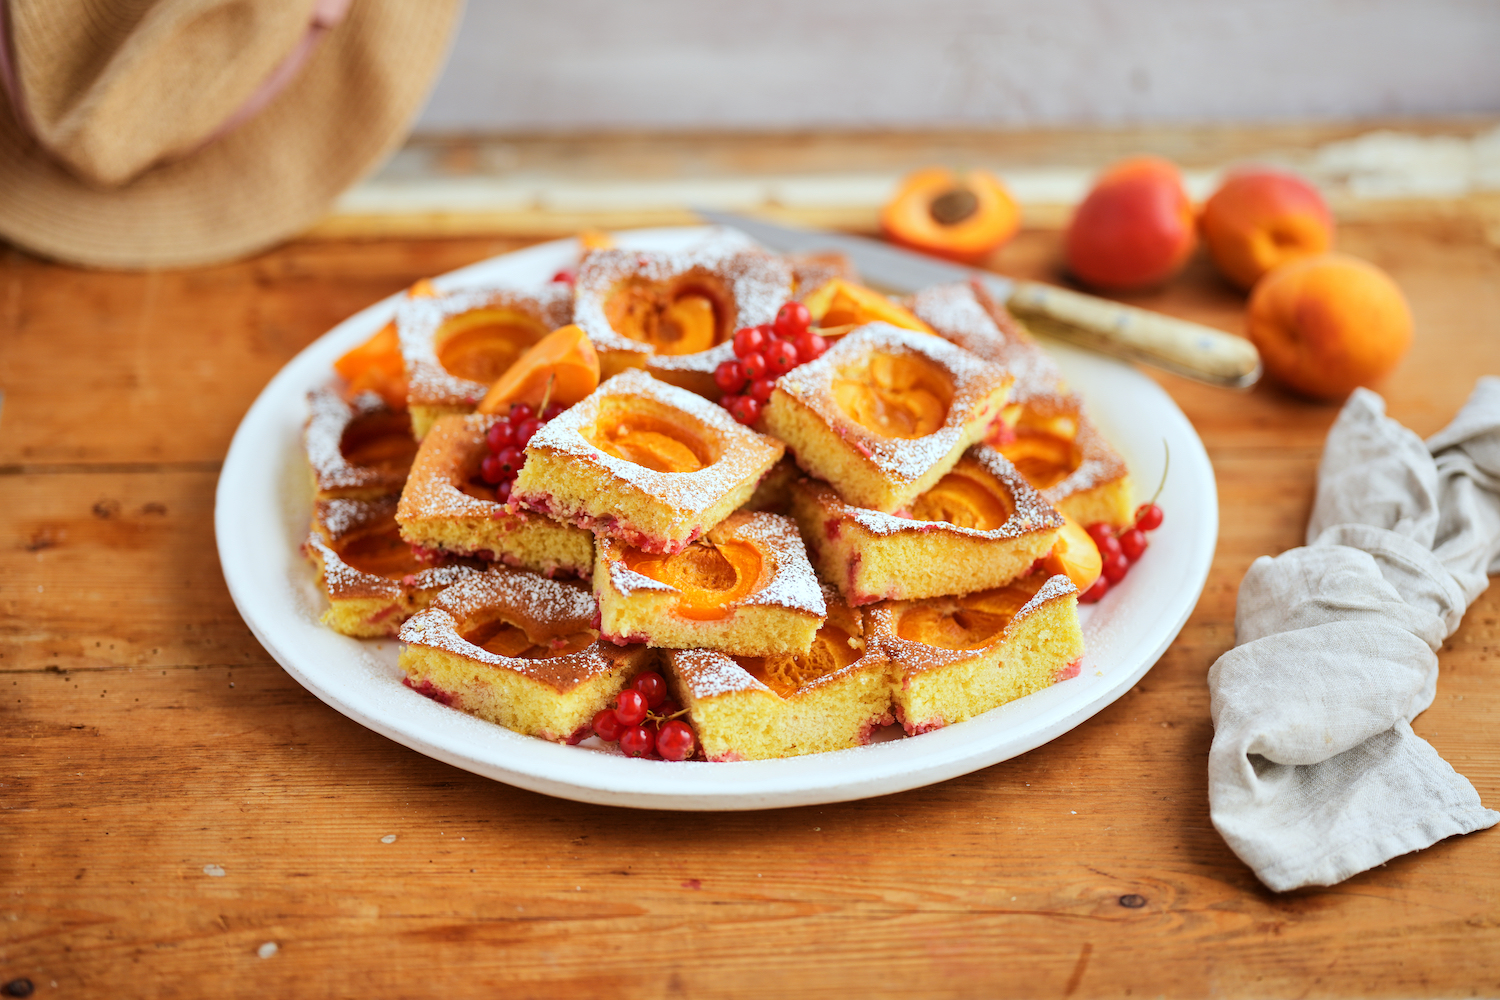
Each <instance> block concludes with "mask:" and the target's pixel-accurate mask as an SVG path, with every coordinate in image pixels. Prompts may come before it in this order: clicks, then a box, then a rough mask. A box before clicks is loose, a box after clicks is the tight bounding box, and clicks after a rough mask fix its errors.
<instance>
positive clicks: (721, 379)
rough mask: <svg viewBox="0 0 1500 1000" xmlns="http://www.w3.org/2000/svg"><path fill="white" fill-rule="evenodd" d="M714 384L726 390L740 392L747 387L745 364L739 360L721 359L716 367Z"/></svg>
mask: <svg viewBox="0 0 1500 1000" xmlns="http://www.w3.org/2000/svg"><path fill="white" fill-rule="evenodd" d="M714 385H716V386H718V387H719V388H720V389H722V390H724V391H725V392H739V391H740V390H741V389H743V388H745V366H744V365H742V364H740V363H739V362H738V361H721V362H719V367H717V368H715V369H714Z"/></svg>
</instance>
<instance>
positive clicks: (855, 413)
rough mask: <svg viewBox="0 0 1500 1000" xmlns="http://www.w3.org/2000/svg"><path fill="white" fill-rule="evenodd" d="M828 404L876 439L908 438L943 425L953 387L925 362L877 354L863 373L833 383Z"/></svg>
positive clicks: (943, 373) (927, 432)
mask: <svg viewBox="0 0 1500 1000" xmlns="http://www.w3.org/2000/svg"><path fill="white" fill-rule="evenodd" d="M833 400H834V402H835V403H836V404H837V405H838V408H839V409H840V410H843V411H844V413H845V415H846V416H848V417H849V418H850V419H851V420H853V421H854V422H855V423H857V424H859V425H860V426H861V427H864V428H866V429H867V430H870V431H874V432H875V433H876V434H879V435H880V436H881V437H890V438H905V439H911V438H920V437H926V436H927V435H929V434H931V433H933V432H934V431H936V430H937V429H938V428H939V427H941V426H943V421H944V420H946V419H947V417H948V406H949V404H950V403H951V402H952V400H953V387H952V383H951V380H950V379H949V378H948V376H947V374H946V373H945V372H944V371H943V370H942V369H941V368H939V367H938V366H937V365H935V364H933V363H932V362H931V361H928V360H927V359H926V358H922V357H920V356H917V355H913V354H886V353H876V354H874V355H873V356H872V357H871V358H870V359H869V362H868V364H866V365H865V366H864V368H863V370H859V371H852V372H849V373H847V374H845V375H843V376H842V377H840V378H836V379H834V380H833Z"/></svg>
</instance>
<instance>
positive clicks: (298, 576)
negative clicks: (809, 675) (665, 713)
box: [214, 229, 1218, 809]
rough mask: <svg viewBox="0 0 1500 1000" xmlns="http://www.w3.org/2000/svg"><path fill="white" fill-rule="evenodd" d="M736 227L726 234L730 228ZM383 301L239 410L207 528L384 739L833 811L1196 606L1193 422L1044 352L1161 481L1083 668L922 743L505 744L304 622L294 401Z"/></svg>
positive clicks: (685, 241) (1009, 751)
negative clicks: (677, 756)
mask: <svg viewBox="0 0 1500 1000" xmlns="http://www.w3.org/2000/svg"><path fill="white" fill-rule="evenodd" d="M708 232H710V231H709V230H706V229H661V230H638V231H635V232H628V233H620V234H617V238H618V239H619V242H620V244H621V245H622V246H626V247H637V248H641V249H662V250H672V249H679V248H682V247H685V246H688V245H691V244H692V243H695V242H697V241H699V240H701V239H703V238H704V236H705V235H706V234H707V233H708ZM736 235H737V234H736ZM576 254H577V245H576V244H575V243H574V241H572V240H559V241H557V242H553V243H546V244H542V245H540V246H535V247H530V248H528V249H526V250H522V251H519V252H517V253H512V254H507V255H505V256H502V257H496V258H494V259H492V260H487V261H484V262H482V263H479V264H475V265H474V266H472V267H468V268H464V269H463V270H460V271H455V272H453V273H452V274H448V275H445V276H444V277H442V278H439V279H437V282H436V283H437V285H438V287H439V288H440V289H442V290H444V291H452V290H454V289H459V288H470V287H476V286H485V285H522V286H524V285H528V284H535V283H537V282H542V281H546V280H547V279H548V278H549V277H550V276H551V275H552V274H553V273H555V272H556V271H557V270H559V269H560V268H563V267H568V266H571V265H572V263H573V262H574V260H575V259H576ZM395 301H396V297H394V296H393V297H392V298H390V299H387V300H385V301H383V302H380V303H378V304H376V305H373V306H371V307H370V308H368V309H366V310H364V311H363V312H361V313H359V314H358V315H355V316H352V317H350V318H349V319H348V320H345V321H344V322H343V323H340V324H339V325H338V326H337V327H335V328H334V329H332V330H330V331H329V332H328V333H327V334H326V335H325V336H323V337H321V338H319V339H318V340H317V341H315V342H314V343H313V344H312V345H310V346H309V347H308V348H307V349H306V350H304V351H303V352H302V353H301V354H299V355H297V357H295V358H294V359H292V361H291V362H290V363H289V364H288V365H287V366H286V367H285V368H283V369H282V370H281V371H280V372H279V373H278V374H277V375H276V377H275V378H274V379H272V380H271V383H270V384H269V385H267V386H266V388H265V390H264V391H262V392H261V394H260V397H259V398H258V399H257V400H256V401H255V404H254V405H253V406H251V408H250V412H249V413H247V414H246V415H245V419H244V421H243V422H241V424H240V427H239V430H238V431H237V432H236V433H235V436H234V441H233V443H232V444H231V445H230V449H229V455H228V458H227V459H226V460H225V462H224V470H223V472H222V473H221V474H220V476H219V486H218V494H217V499H216V504H215V510H214V523H215V532H216V535H217V539H218V546H219V559H220V562H221V563H222V565H223V568H224V578H225V580H226V581H227V582H228V584H229V591H230V593H231V594H232V595H233V597H234V602H235V605H236V607H238V608H239V611H240V614H241V615H243V616H244V619H245V621H246V623H247V624H248V625H249V626H250V628H251V630H252V631H254V633H255V636H256V638H258V639H259V640H260V641H261V643H262V644H263V645H264V646H265V647H266V649H267V650H269V651H270V653H271V655H272V656H274V657H275V658H276V660H277V662H278V663H280V664H281V665H282V666H283V667H285V668H286V670H287V672H288V673H290V674H291V675H292V676H293V677H295V678H296V679H297V680H298V681H299V682H300V683H301V684H302V685H303V686H304V687H306V688H307V689H308V690H309V691H311V692H313V693H314V694H316V695H317V696H318V697H319V698H321V699H323V700H324V701H325V702H327V703H328V704H329V705H332V706H333V707H334V708H335V709H337V710H338V711H340V712H342V713H343V714H345V715H347V716H348V717H349V718H351V719H354V720H355V721H357V722H359V723H361V724H362V725H365V726H368V727H369V728H370V729H373V730H375V731H376V732H378V733H381V734H382V735H385V736H388V737H389V738H391V739H393V740H395V741H396V742H398V743H401V744H404V745H405V746H408V747H411V748H412V749H413V750H417V751H419V752H421V753H424V754H427V755H428V756H430V757H435V758H437V759H438V760H442V761H446V762H447V763H449V764H453V765H455V766H457V767H461V768H464V769H465V770H468V771H473V772H474V773H476V774H482V775H484V776H486V777H489V778H493V779H495V780H497V781H503V782H506V783H507V784H512V785H517V786H519V787H522V788H528V789H531V790H533V791H538V792H545V793H547V794H549V795H558V796H562V797H564V798H569V799H578V800H581V801H585V802H597V803H605V804H609V805H620V806H634V807H639V808H653V809H761V808H766V807H774V806H794V805H807V804H813V803H821V802H839V801H845V800H849V799H859V798H865V797H868V796H872V795H884V794H887V793H890V792H898V791H902V790H904V789H908V788H916V787H919V786H922V785H927V784H931V783H933V782H937V781H943V780H944V779H947V778H951V777H954V776H955V775H960V774H967V773H968V772H970V771H975V770H978V769H979V768H982V767H986V766H988V765H990V764H994V763H996V762H998V761H1002V760H1006V759H1008V758H1011V757H1014V756H1016V755H1017V754H1022V753H1025V752H1026V751H1028V750H1031V749H1033V748H1034V747H1037V746H1040V745H1041V744H1043V743H1046V742H1047V741H1048V740H1051V739H1053V738H1055V737H1057V736H1059V735H1061V734H1062V733H1065V732H1067V731H1068V730H1070V729H1072V728H1073V727H1074V726H1077V725H1079V724H1080V723H1082V722H1083V721H1084V720H1086V719H1088V718H1089V717H1091V716H1092V715H1094V714H1095V713H1096V712H1098V711H1099V710H1100V709H1102V708H1104V707H1105V706H1106V705H1108V704H1110V703H1111V702H1112V701H1114V700H1115V699H1116V698H1118V697H1119V696H1120V695H1122V694H1124V693H1125V692H1126V691H1127V690H1129V689H1130V687H1131V685H1133V684H1134V683H1135V682H1136V681H1137V680H1139V679H1140V678H1141V676H1142V675H1143V674H1145V672H1146V671H1147V670H1149V669H1150V668H1151V666H1152V664H1154V663H1155V662H1156V660H1157V658H1158V657H1160V656H1161V654H1162V653H1163V652H1164V651H1165V650H1166V648H1167V646H1168V645H1169V644H1170V643H1171V642H1172V640H1173V639H1174V638H1176V636H1177V633H1178V632H1179V631H1180V630H1181V628H1182V626H1183V623H1184V622H1185V621H1186V620H1187V617H1188V614H1189V613H1190V612H1191V611H1192V610H1193V607H1194V605H1195V604H1196V603H1197V601H1198V595H1199V594H1200V593H1201V592H1202V590H1203V584H1204V581H1205V580H1206V578H1207V576H1208V567H1209V562H1210V560H1211V559H1212V557H1213V552H1214V543H1215V541H1216V540H1217V538H1218V495H1217V491H1216V489H1215V486H1214V475H1213V468H1212V467H1211V466H1210V465H1209V461H1208V456H1207V454H1206V453H1205V452H1204V450H1203V444H1202V442H1201V441H1199V440H1198V435H1197V434H1196V433H1195V432H1194V430H1193V428H1192V425H1191V424H1189V423H1188V421H1187V418H1186V417H1184V416H1183V414H1182V411H1181V410H1179V409H1178V408H1177V406H1176V404H1175V403H1173V402H1172V400H1171V399H1170V398H1169V397H1168V396H1167V394H1166V393H1165V392H1163V391H1162V390H1161V389H1160V388H1159V387H1158V386H1157V385H1156V383H1154V382H1152V381H1151V380H1150V379H1148V378H1146V377H1145V376H1143V375H1141V374H1139V373H1138V372H1136V371H1135V370H1134V369H1132V368H1130V367H1129V366H1127V365H1123V364H1120V363H1117V362H1115V361H1112V360H1109V359H1107V358H1104V357H1101V356H1099V355H1095V354H1090V353H1086V352H1083V351H1077V350H1073V349H1070V348H1067V347H1065V346H1062V345H1058V346H1057V347H1056V348H1055V349H1054V348H1051V347H1050V346H1049V349H1052V350H1053V353H1054V356H1055V357H1056V358H1057V361H1058V363H1059V364H1060V365H1061V366H1062V368H1063V370H1064V372H1066V374H1067V377H1068V379H1069V380H1070V382H1071V383H1072V385H1073V386H1074V387H1076V388H1077V389H1078V390H1079V391H1080V392H1081V393H1082V394H1083V396H1084V397H1085V398H1086V399H1087V401H1088V405H1089V409H1090V412H1091V414H1092V415H1093V417H1094V420H1095V421H1096V422H1097V423H1098V424H1099V426H1100V427H1101V429H1102V430H1103V431H1104V433H1105V435H1106V436H1107V437H1108V438H1109V439H1110V440H1111V441H1113V442H1114V444H1115V445H1116V447H1117V448H1118V449H1119V450H1120V451H1121V452H1122V453H1123V454H1124V456H1125V459H1126V461H1128V462H1129V463H1130V467H1131V471H1132V475H1133V477H1134V481H1135V483H1136V484H1137V492H1143V491H1144V492H1145V493H1146V494H1148V495H1149V493H1150V491H1151V490H1152V489H1154V488H1155V484H1156V482H1157V481H1158V479H1159V478H1160V476H1161V472H1162V464H1163V450H1164V449H1163V442H1165V443H1166V444H1167V445H1169V446H1170V447H1171V454H1172V465H1171V478H1170V479H1169V480H1168V481H1167V484H1166V488H1165V490H1164V491H1163V492H1162V495H1161V499H1160V501H1159V502H1160V504H1161V507H1162V509H1163V510H1164V511H1165V512H1166V522H1165V524H1164V525H1163V527H1162V528H1161V529H1160V530H1158V531H1156V532H1155V533H1153V534H1152V536H1151V547H1150V549H1149V550H1148V551H1147V552H1146V555H1145V556H1144V557H1143V558H1142V559H1141V560H1140V561H1139V562H1138V563H1136V565H1135V566H1134V567H1133V568H1132V569H1131V572H1130V575H1129V576H1128V577H1126V579H1125V581H1124V582H1123V583H1122V584H1121V585H1120V586H1119V587H1117V588H1115V589H1114V590H1113V591H1111V592H1110V593H1109V595H1108V596H1107V597H1106V598H1105V599H1104V600H1103V601H1101V602H1100V603H1099V604H1097V605H1093V606H1088V605H1082V606H1080V613H1081V618H1082V621H1083V632H1084V636H1085V639H1086V640H1087V644H1088V653H1087V655H1086V656H1085V657H1084V661H1083V668H1082V671H1081V672H1080V674H1079V675H1078V676H1077V677H1075V678H1073V679H1071V680H1067V681H1063V682H1062V683H1060V684H1055V685H1053V686H1052V687H1050V688H1048V689H1047V690H1045V691H1041V692H1038V693H1037V694H1034V695H1031V696H1030V697H1027V698H1022V699H1021V700H1019V701H1016V702H1012V703H1011V704H1009V705H1005V706H1002V707H1000V708H997V709H995V710H994V711H992V712H988V713H986V714H985V715H983V716H980V717H979V718H976V719H971V720H970V721H968V722H963V723H959V724H958V725H954V726H948V727H945V728H943V729H939V730H936V731H934V732H930V733H925V734H923V735H921V736H917V737H912V738H906V739H893V740H889V741H885V742H876V743H872V744H871V745H869V746H865V747H860V748H858V749H854V750H840V751H836V752H833V753H824V754H813V755H810V756H806V757H795V758H791V759H787V760H769V761H745V762H738V763H720V764H709V763H698V762H687V763H669V762H665V761H648V760H637V759H631V758H627V757H623V756H620V755H618V754H614V753H609V752H604V751H601V750H593V749H589V748H587V747H570V746H561V745H558V744H554V743H548V742H545V741H543V740H539V739H533V738H530V737H526V736H520V735H517V734H516V733H513V732H510V731H509V730H507V729H503V728H501V727H499V726H495V725H492V724H490V723H488V722H483V721H481V720H479V719H475V718H472V717H470V716H467V715H464V714H463V713H461V712H458V711H456V710H454V709H450V708H446V707H444V706H442V705H439V704H438V703H437V702H434V701H430V700H429V699H427V698H424V697H422V696H421V695H418V694H416V693H414V692H413V691H411V690H409V689H408V688H406V687H404V686H403V685H402V684H401V672H400V670H399V669H398V668H397V666H396V653H397V643H396V642H394V641H391V640H359V639H351V638H348V637H346V636H342V635H339V634H338V633H336V632H333V631H331V630H329V629H327V628H324V627H323V626H321V625H319V624H318V617H319V615H321V614H322V612H323V610H324V607H325V602H324V599H323V596H322V594H321V593H320V592H319V591H318V589H317V588H316V586H315V584H314V579H313V571H312V568H311V565H310V564H309V563H308V562H307V560H305V559H304V558H303V557H302V555H301V553H300V552H299V546H300V544H301V542H302V540H303V538H305V537H306V533H307V525H308V522H309V518H310V513H311V493H310V488H309V485H308V483H309V477H308V473H307V468H306V458H305V457H304V454H303V451H302V445H301V431H302V424H303V421H304V419H305V418H306V412H307V411H306V402H305V397H306V394H307V392H308V391H309V390H310V389H312V388H314V387H316V386H319V385H322V384H323V383H325V382H327V381H328V379H329V378H330V374H331V366H332V364H333V361H334V359H336V358H337V357H339V356H340V355H341V354H343V353H344V352H345V351H347V350H349V349H350V348H351V347H353V346H354V345H356V344H358V343H360V342H361V341H363V340H365V339H366V338H368V337H370V336H371V335H372V334H374V332H375V331H376V330H378V329H379V328H380V327H381V326H382V325H383V324H384V323H385V322H387V320H389V319H390V317H391V315H392V314H393V312H394V308H395Z"/></svg>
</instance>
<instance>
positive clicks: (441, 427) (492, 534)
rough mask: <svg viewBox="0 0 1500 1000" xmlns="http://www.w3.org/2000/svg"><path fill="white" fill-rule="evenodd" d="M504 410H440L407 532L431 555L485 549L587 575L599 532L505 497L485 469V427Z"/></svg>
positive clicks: (506, 558)
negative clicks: (464, 413) (513, 503)
mask: <svg viewBox="0 0 1500 1000" xmlns="http://www.w3.org/2000/svg"><path fill="white" fill-rule="evenodd" d="M499 419H500V418H499V417H497V416H489V415H486V414H481V413H471V414H469V415H468V416H452V415H450V416H445V417H440V418H439V419H438V421H437V422H436V423H435V424H433V425H432V430H431V431H429V432H428V434H427V436H426V437H425V438H423V439H422V445H421V447H420V448H418V449H417V457H416V459H415V460H414V461H413V462H412V467H411V475H410V477H409V478H408V479H407V481H406V488H405V489H404V490H402V492H401V505H400V508H399V509H398V510H397V512H396V520H397V521H398V522H399V523H400V525H401V537H402V538H404V539H405V540H406V541H407V542H409V543H410V544H411V545H414V546H417V548H418V549H419V550H420V551H421V552H422V553H425V554H427V555H430V556H436V555H437V554H440V553H451V554H457V555H468V556H477V557H478V558H481V559H486V560H490V561H496V562H502V563H504V564H506V565H508V566H521V567H524V568H526V569H530V570H535V571H537V572H540V573H548V574H552V573H565V574H566V573H571V574H574V575H576V576H587V575H588V574H589V573H590V572H591V571H592V570H593V566H594V536H593V535H591V534H589V533H588V532H587V531H585V530H583V529H582V528H576V527H573V526H571V525H567V524H561V523H559V522H557V521H555V520H553V519H552V518H550V517H547V516H545V515H543V514H539V513H537V512H535V511H523V510H515V509H512V508H510V507H509V506H507V505H506V504H503V503H500V502H498V498H497V497H496V495H495V491H494V488H493V487H491V486H488V485H486V484H485V482H484V481H483V480H482V479H481V478H480V477H479V464H480V462H482V461H483V460H484V456H485V455H487V454H489V448H488V446H487V445H486V443H485V434H486V433H487V432H488V431H489V429H490V427H491V426H492V425H493V424H494V423H495V422H496V421H497V420H499Z"/></svg>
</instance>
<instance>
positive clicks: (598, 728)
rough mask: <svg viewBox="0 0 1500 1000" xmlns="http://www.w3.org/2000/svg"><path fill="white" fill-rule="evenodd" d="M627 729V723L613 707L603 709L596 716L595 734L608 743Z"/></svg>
mask: <svg viewBox="0 0 1500 1000" xmlns="http://www.w3.org/2000/svg"><path fill="white" fill-rule="evenodd" d="M624 731H625V723H623V722H621V721H620V717H619V716H618V715H616V714H615V710H614V709H612V708H606V709H603V710H601V711H600V712H599V713H598V714H597V715H595V716H594V734H595V735H596V736H598V737H599V738H600V739H601V740H604V741H605V742H606V743H613V742H614V741H615V740H617V739H619V738H620V734H621V733H623V732H624Z"/></svg>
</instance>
